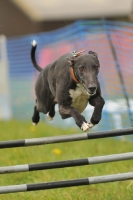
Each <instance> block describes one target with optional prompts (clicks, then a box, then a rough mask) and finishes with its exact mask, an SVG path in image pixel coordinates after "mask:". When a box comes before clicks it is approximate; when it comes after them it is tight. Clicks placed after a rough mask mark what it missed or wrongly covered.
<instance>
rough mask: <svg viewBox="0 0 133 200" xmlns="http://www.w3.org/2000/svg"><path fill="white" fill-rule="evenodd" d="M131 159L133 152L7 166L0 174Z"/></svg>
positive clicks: (0, 168) (2, 168) (0, 170)
mask: <svg viewBox="0 0 133 200" xmlns="http://www.w3.org/2000/svg"><path fill="white" fill-rule="evenodd" d="M130 159H133V152H130V153H121V154H112V155H105V156H95V157H90V158H82V159H75V160H63V161H57V162H47V163H37V164H24V165H14V166H5V167H0V174H9V173H18V172H27V171H37V170H47V169H56V168H65V167H76V166H83V165H93V164H100V163H107V162H116V161H122V160H130Z"/></svg>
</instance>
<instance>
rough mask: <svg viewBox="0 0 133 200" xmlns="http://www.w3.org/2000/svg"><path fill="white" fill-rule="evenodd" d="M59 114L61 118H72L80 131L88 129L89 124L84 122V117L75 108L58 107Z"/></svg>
mask: <svg viewBox="0 0 133 200" xmlns="http://www.w3.org/2000/svg"><path fill="white" fill-rule="evenodd" d="M59 112H60V115H62V116H63V115H64V116H65V115H70V116H71V117H73V118H74V120H75V123H76V124H77V125H78V127H79V128H80V129H81V130H83V131H87V130H88V129H89V124H88V123H87V121H86V120H85V118H84V116H82V115H81V114H80V113H79V112H78V110H77V109H76V108H74V107H71V106H59Z"/></svg>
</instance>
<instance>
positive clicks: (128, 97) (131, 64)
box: [7, 21, 133, 130]
mask: <svg viewBox="0 0 133 200" xmlns="http://www.w3.org/2000/svg"><path fill="white" fill-rule="evenodd" d="M33 39H35V40H36V41H37V42H38V48H37V60H38V63H39V65H41V66H42V67H44V66H45V65H46V64H48V63H50V62H52V61H54V60H55V59H56V58H58V57H59V56H61V55H62V54H64V53H66V52H70V51H73V50H76V51H78V50H81V49H86V51H90V50H92V51H95V52H97V53H98V56H99V61H100V66H101V67H100V74H99V81H100V83H101V88H102V95H103V97H104V99H105V100H106V105H105V107H104V111H103V116H102V120H101V122H100V124H99V125H98V126H96V127H95V129H98V130H100V129H101V130H107V129H112V128H122V127H129V126H132V125H133V117H132V115H133V100H132V97H133V87H132V85H133V25H132V24H130V23H125V22H112V21H77V22H75V23H73V24H71V25H69V26H66V27H64V28H61V29H58V30H55V31H51V32H46V33H39V34H36V35H34V34H33V35H28V36H23V37H17V38H9V39H8V41H7V51H8V59H9V76H10V91H11V103H12V113H13V117H14V118H17V119H20V120H31V116H32V113H33V107H34V101H35V95H34V84H35V81H36V78H37V75H38V72H37V71H36V70H35V69H34V68H33V66H32V63H31V59H30V49H31V41H32V40H33ZM56 110H57V115H56V117H55V119H54V120H53V122H50V123H51V124H54V125H62V119H61V118H60V116H59V114H58V107H57V108H56ZM92 111H93V107H91V106H90V105H88V107H87V109H86V111H84V115H85V116H86V118H88V120H89V117H90V115H91V113H92ZM42 118H43V120H44V121H46V120H45V116H43V115H42ZM64 122H65V123H64ZM64 125H66V126H75V124H74V121H73V119H67V120H65V121H63V126H64ZM75 127H76V126H75Z"/></svg>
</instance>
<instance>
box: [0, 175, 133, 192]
mask: <svg viewBox="0 0 133 200" xmlns="http://www.w3.org/2000/svg"><path fill="white" fill-rule="evenodd" d="M131 179H133V172H128V173H121V174H112V175H105V176H94V177H88V178H82V179H73V180H64V181H55V182H46V183H36V184H22V185H10V186H1V187H0V194H4V193H15V192H29V191H35V190H49V189H57V188H64V187H74V186H81V185H82V186H83V185H92V184H98V183H108V182H114V181H125V180H131Z"/></svg>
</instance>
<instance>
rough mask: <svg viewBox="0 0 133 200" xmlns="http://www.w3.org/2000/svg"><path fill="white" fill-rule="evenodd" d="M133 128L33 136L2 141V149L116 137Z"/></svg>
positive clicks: (132, 131)
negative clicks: (41, 136)
mask: <svg viewBox="0 0 133 200" xmlns="http://www.w3.org/2000/svg"><path fill="white" fill-rule="evenodd" d="M132 134H133V128H125V129H117V130H111V131H110V130H109V131H103V132H101V131H100V132H94V133H92V132H91V133H81V134H72V135H61V136H54V137H43V138H32V139H22V140H9V141H1V142H0V149H3V148H13V147H24V146H36V145H46V144H53V143H61V142H72V141H81V140H91V139H99V138H107V137H115V136H122V135H132Z"/></svg>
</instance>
